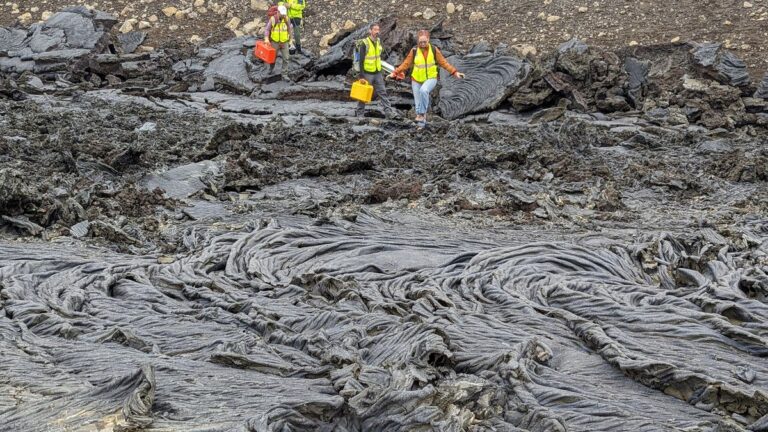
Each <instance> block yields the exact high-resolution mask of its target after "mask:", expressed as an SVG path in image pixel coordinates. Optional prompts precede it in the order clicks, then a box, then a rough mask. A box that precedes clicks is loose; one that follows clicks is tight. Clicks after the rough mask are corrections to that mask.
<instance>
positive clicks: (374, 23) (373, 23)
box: [368, 22, 381, 30]
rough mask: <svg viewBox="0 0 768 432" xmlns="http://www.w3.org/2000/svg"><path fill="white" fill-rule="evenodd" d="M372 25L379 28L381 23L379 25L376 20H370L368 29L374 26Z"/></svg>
mask: <svg viewBox="0 0 768 432" xmlns="http://www.w3.org/2000/svg"><path fill="white" fill-rule="evenodd" d="M374 27H378V28H381V25H380V24H379V23H377V22H372V23H371V24H370V25H369V26H368V30H373V28H374Z"/></svg>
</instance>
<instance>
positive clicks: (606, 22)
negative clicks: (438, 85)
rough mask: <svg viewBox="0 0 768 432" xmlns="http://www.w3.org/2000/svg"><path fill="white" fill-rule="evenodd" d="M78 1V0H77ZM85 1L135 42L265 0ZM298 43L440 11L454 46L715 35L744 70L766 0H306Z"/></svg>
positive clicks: (5, 15) (39, 11) (168, 37)
mask: <svg viewBox="0 0 768 432" xmlns="http://www.w3.org/2000/svg"><path fill="white" fill-rule="evenodd" d="M72 3H74V0H47V1H44V2H40V1H36V0H16V2H15V3H13V2H6V3H0V25H4V26H7V25H11V24H13V23H14V22H15V21H20V22H22V23H30V22H35V21H38V20H43V19H44V18H46V17H47V16H48V15H49V14H50V13H51V12H52V11H57V10H60V9H61V8H63V7H65V6H68V5H72ZM78 3H79V4H84V3H85V2H84V1H83V0H79V1H78ZM87 6H91V7H95V8H99V9H101V10H104V11H107V12H111V13H113V14H115V15H116V16H118V17H119V19H120V24H119V25H118V28H119V29H120V30H121V31H123V32H127V31H131V30H143V31H146V32H147V33H148V38H147V40H146V42H145V49H147V48H146V47H149V49H151V48H152V47H160V46H168V45H174V44H175V45H178V44H181V45H185V44H190V43H192V44H200V43H207V44H210V43H211V42H215V41H219V40H223V39H228V38H230V37H232V36H234V35H241V34H247V33H255V32H260V31H262V28H263V17H264V11H265V10H266V6H267V1H266V0H250V2H243V1H234V0H141V1H139V2H136V1H128V0H115V1H109V2H99V1H98V0H97V1H94V2H93V3H89V4H87ZM309 6H310V7H309V8H308V11H307V18H308V19H307V21H306V27H305V34H306V37H307V41H306V42H305V46H306V47H307V48H308V49H310V50H312V51H315V52H318V51H322V50H323V49H325V48H326V42H327V41H328V40H329V39H330V38H331V36H332V35H333V34H334V33H335V32H336V31H337V30H338V29H340V28H344V27H345V26H347V27H349V26H356V25H359V24H361V23H364V22H368V21H370V20H372V19H374V18H375V17H377V16H384V15H390V14H393V15H396V16H397V17H398V18H399V23H400V25H405V26H408V27H412V28H413V29H416V28H419V27H427V28H428V27H431V26H432V25H434V24H435V23H437V22H438V21H440V20H445V27H446V29H449V30H451V31H452V32H453V33H454V35H456V42H457V44H458V46H459V47H464V48H468V47H470V46H471V45H473V44H475V43H477V42H478V41H481V40H485V41H487V42H489V43H491V44H496V43H505V44H507V45H511V46H517V47H518V48H520V49H521V50H523V51H525V52H541V51H547V50H550V49H552V48H554V47H555V46H557V45H559V44H560V43H562V42H564V41H566V40H569V39H571V38H572V37H578V38H580V39H581V40H584V41H586V42H587V43H589V44H591V45H596V46H601V47H605V48H616V47H621V46H634V45H654V44H662V43H667V42H675V41H683V42H684V41H687V40H695V41H716V42H723V43H724V44H725V46H726V47H728V48H730V49H732V50H734V51H735V52H736V54H737V55H738V56H739V57H741V58H743V59H744V60H745V61H746V63H747V66H748V67H749V68H750V71H751V72H752V73H753V74H762V72H764V71H765V70H766V69H768V48H766V46H765V44H764V41H765V40H766V38H768V1H767V0H749V1H741V0H740V1H727V2H724V1H714V0H679V1H675V2H672V3H668V2H661V1H623V0H595V1H589V0H519V1H512V0H478V1H472V2H464V1H463V0H452V1H445V0H413V1H409V2H400V1H395V0H391V1H385V0H384V1H363V0H323V1H313V0H309Z"/></svg>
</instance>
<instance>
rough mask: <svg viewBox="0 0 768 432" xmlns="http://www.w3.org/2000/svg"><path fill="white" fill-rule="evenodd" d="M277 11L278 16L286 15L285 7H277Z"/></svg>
mask: <svg viewBox="0 0 768 432" xmlns="http://www.w3.org/2000/svg"><path fill="white" fill-rule="evenodd" d="M277 11H278V12H280V15H288V9H286V8H285V5H280V6H278V7H277Z"/></svg>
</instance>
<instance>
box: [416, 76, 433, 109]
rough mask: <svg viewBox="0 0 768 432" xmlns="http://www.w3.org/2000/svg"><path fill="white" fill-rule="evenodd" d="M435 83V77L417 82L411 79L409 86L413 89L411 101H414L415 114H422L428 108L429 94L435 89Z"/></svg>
mask: <svg viewBox="0 0 768 432" xmlns="http://www.w3.org/2000/svg"><path fill="white" fill-rule="evenodd" d="M436 85H437V79H436V78H432V79H428V80H426V81H424V82H423V83H417V82H416V81H411V88H412V89H413V101H414V102H415V103H416V115H424V114H426V113H427V110H428V109H429V94H430V93H432V90H434V89H435V86H436Z"/></svg>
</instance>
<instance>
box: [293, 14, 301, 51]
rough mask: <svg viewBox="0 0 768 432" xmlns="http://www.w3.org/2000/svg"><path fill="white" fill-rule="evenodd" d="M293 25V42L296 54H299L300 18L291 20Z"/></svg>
mask: <svg viewBox="0 0 768 432" xmlns="http://www.w3.org/2000/svg"><path fill="white" fill-rule="evenodd" d="M291 25H293V41H294V43H295V44H296V52H298V53H299V54H301V18H291Z"/></svg>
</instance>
